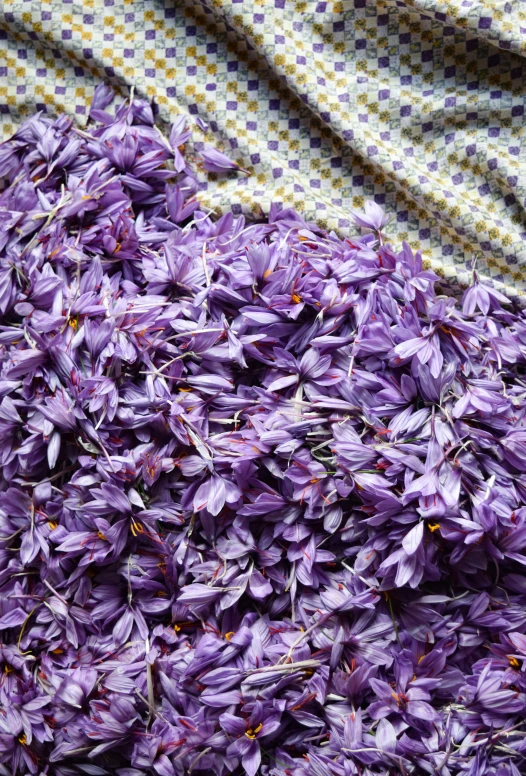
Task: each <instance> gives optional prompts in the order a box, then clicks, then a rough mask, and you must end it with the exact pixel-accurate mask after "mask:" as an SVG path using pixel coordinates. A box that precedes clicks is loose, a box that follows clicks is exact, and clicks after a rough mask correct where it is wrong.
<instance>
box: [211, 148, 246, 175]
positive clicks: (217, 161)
mask: <svg viewBox="0 0 526 776" xmlns="http://www.w3.org/2000/svg"><path fill="white" fill-rule="evenodd" d="M201 156H202V158H203V166H204V168H205V170H208V172H227V171H228V170H238V171H239V172H244V173H245V174H246V175H248V172H247V171H246V170H243V169H242V168H241V167H240V166H239V165H238V164H236V162H233V161H232V159H229V158H228V156H226V155H225V154H224V153H223V152H222V151H218V150H217V148H207V149H205V150H204V151H201Z"/></svg>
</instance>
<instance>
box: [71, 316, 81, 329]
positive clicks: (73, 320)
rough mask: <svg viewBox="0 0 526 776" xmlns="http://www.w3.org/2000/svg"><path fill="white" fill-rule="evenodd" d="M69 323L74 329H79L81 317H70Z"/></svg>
mask: <svg viewBox="0 0 526 776" xmlns="http://www.w3.org/2000/svg"><path fill="white" fill-rule="evenodd" d="M69 325H70V326H71V328H72V329H73V331H77V329H78V327H79V319H78V318H70V319H69Z"/></svg>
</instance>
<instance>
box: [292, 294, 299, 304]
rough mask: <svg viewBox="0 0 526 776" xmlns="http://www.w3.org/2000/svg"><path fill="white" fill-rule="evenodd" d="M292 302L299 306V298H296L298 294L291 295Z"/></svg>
mask: <svg viewBox="0 0 526 776" xmlns="http://www.w3.org/2000/svg"><path fill="white" fill-rule="evenodd" d="M292 301H293V302H294V304H299V303H300V302H301V296H298V294H292Z"/></svg>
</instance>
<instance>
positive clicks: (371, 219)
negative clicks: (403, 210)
mask: <svg viewBox="0 0 526 776" xmlns="http://www.w3.org/2000/svg"><path fill="white" fill-rule="evenodd" d="M364 210H365V213H360V212H358V211H356V210H351V215H352V217H353V220H354V223H355V224H356V225H357V226H361V227H364V228H366V229H374V231H375V232H381V231H382V229H383V228H384V227H385V226H387V224H388V223H389V221H391V220H392V218H393V216H389V215H387V214H386V213H384V211H383V209H382V208H381V207H380V205H377V204H376V202H372V201H371V200H368V201H367V202H366V203H365V206H364Z"/></svg>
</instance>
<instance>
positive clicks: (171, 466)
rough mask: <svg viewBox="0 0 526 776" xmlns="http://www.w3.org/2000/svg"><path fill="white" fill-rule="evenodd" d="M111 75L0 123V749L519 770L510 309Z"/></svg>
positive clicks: (516, 457)
mask: <svg viewBox="0 0 526 776" xmlns="http://www.w3.org/2000/svg"><path fill="white" fill-rule="evenodd" d="M111 99H112V94H111V92H110V91H109V90H108V89H107V88H106V87H99V89H98V90H97V92H96V94H95V98H94V102H93V106H92V110H91V122H90V123H89V124H88V127H87V129H86V131H82V130H80V129H78V128H76V127H75V126H73V125H72V123H71V122H70V120H69V119H67V118H65V117H60V118H58V119H56V120H53V119H51V118H47V117H45V116H40V115H37V116H34V117H32V118H31V119H29V120H28V121H26V122H25V124H23V126H22V127H21V128H20V129H19V130H18V131H17V132H16V134H15V135H14V136H13V138H12V139H11V140H10V141H8V142H7V143H5V144H4V145H3V146H1V147H0V175H1V176H2V177H3V178H4V179H5V180H6V186H5V188H4V190H3V192H2V193H1V194H0V256H1V258H0V315H1V325H0V364H1V371H0V440H1V446H0V634H1V644H0V773H1V774H6V776H7V775H8V774H43V775H45V776H86V774H87V775H88V776H104V775H105V774H108V775H109V774H117V776H156V775H158V776H186V774H194V776H197V775H198V774H214V776H227V774H234V775H236V776H241V775H242V774H248V776H255V774H256V773H259V774H262V775H263V776H394V774H405V776H409V775H410V774H412V775H414V776H420V775H421V774H430V776H519V774H520V773H524V762H525V760H526V724H525V722H524V719H525V716H526V672H525V668H526V635H525V633H526V579H525V577H524V566H525V565H526V507H525V506H524V503H525V500H526V425H525V423H524V418H525V406H526V316H525V314H524V313H523V312H522V311H521V310H520V309H518V308H517V309H515V308H513V307H512V306H511V305H509V304H508V302H507V300H506V299H505V298H503V297H502V296H501V295H500V294H499V293H497V292H496V291H495V290H494V289H492V288H491V287H488V286H485V285H483V284H482V283H480V282H479V280H478V278H477V277H476V276H475V277H474V284H473V285H472V287H471V288H469V289H468V290H467V291H466V292H465V294H464V297H463V299H462V301H461V302H459V301H457V300H455V299H454V298H448V297H445V296H440V295H439V296H437V294H436V290H435V281H436V279H437V278H436V276H435V274H434V273H433V272H432V271H430V270H429V269H426V268H425V267H424V266H423V263H422V258H421V256H420V255H419V254H416V255H414V254H413V252H412V251H411V249H410V248H409V246H407V245H404V246H403V248H402V250H401V251H399V252H395V251H394V250H393V248H392V247H390V246H389V244H388V243H387V242H386V239H385V237H384V236H383V234H382V231H383V230H384V229H385V227H386V225H387V223H388V219H387V218H386V216H385V214H384V213H383V211H382V210H381V208H379V207H378V206H377V205H375V204H374V203H369V204H368V205H367V207H366V210H365V213H362V214H356V216H355V217H356V219H357V224H358V225H359V226H360V227H361V228H362V230H363V231H362V236H361V237H357V238H353V239H341V238H340V237H338V236H337V235H335V234H332V233H330V234H327V233H325V232H324V231H323V230H321V229H320V228H318V227H316V226H315V225H313V224H309V223H306V222H305V221H304V220H303V219H302V218H301V217H300V216H299V215H298V214H297V213H296V212H294V211H292V210H287V209H285V210H279V209H278V208H277V207H273V208H272V209H271V212H270V215H269V217H268V221H267V222H266V223H247V222H246V221H245V219H244V218H243V217H241V216H240V217H237V218H235V217H234V216H233V215H232V214H228V215H224V216H223V217H221V218H217V219H214V218H212V217H211V214H209V213H207V212H205V211H203V210H202V209H201V208H200V207H199V204H198V201H197V199H196V197H195V194H196V192H197V189H198V183H197V180H196V176H195V172H194V171H195V164H196V162H195V160H193V159H192V160H191V159H189V158H188V154H185V149H184V146H185V143H186V141H187V140H188V137H189V132H188V131H187V130H186V128H185V124H184V121H182V120H181V121H178V122H176V123H175V125H174V126H173V127H172V130H171V133H170V135H169V138H166V137H164V136H163V134H162V133H161V132H160V131H158V129H157V128H156V127H155V125H154V117H153V115H152V111H151V108H150V106H149V105H148V104H147V103H145V102H144V101H141V100H138V99H135V100H134V99H132V100H130V101H128V102H126V103H125V104H122V105H120V106H119V107H118V108H117V110H116V111H115V113H114V114H110V113H109V112H107V111H106V108H107V106H108V105H109V103H110V102H111ZM205 154H207V156H205V159H204V162H205V164H204V166H205V167H207V168H208V169H213V170H216V171H221V170H223V171H229V170H230V172H228V174H230V175H233V174H237V172H236V171H239V172H242V170H239V168H237V166H236V165H233V163H231V162H230V161H229V160H228V159H227V158H226V157H224V155H222V154H220V153H213V152H212V151H208V152H205Z"/></svg>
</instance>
